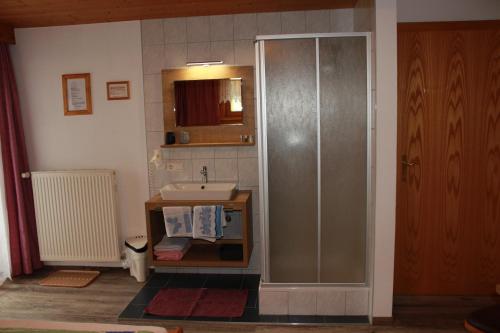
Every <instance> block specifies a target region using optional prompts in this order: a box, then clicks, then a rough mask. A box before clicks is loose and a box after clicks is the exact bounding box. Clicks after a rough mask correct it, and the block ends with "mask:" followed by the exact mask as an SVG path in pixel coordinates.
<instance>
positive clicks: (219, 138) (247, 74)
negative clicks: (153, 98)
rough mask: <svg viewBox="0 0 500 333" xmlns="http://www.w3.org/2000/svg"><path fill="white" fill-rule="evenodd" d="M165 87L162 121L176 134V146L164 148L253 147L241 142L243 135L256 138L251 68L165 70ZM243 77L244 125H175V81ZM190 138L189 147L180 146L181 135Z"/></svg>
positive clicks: (163, 82)
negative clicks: (182, 132)
mask: <svg viewBox="0 0 500 333" xmlns="http://www.w3.org/2000/svg"><path fill="white" fill-rule="evenodd" d="M161 75H162V84H163V89H162V91H163V121H164V129H165V133H166V132H174V133H175V136H176V144H174V145H163V146H162V147H172V148H174V147H179V146H181V147H186V146H193V147H194V146H198V147H199V146H240V145H242V146H243V145H253V144H254V142H255V140H253V142H251V143H250V142H241V140H240V136H241V135H252V136H254V137H255V105H254V96H255V95H254V70H253V67H252V66H208V67H203V66H196V67H188V68H176V69H165V70H162V72H161ZM231 77H241V79H242V88H241V91H242V102H243V125H231V124H226V125H225V124H221V125H217V126H189V127H182V126H176V124H175V112H174V102H175V92H174V81H182V80H207V79H226V78H231ZM181 131H186V132H189V135H190V143H189V144H178V142H179V137H180V132H181Z"/></svg>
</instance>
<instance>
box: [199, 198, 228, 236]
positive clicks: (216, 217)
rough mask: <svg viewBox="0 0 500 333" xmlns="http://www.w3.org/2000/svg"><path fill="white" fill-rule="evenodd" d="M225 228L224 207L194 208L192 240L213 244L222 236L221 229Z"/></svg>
mask: <svg viewBox="0 0 500 333" xmlns="http://www.w3.org/2000/svg"><path fill="white" fill-rule="evenodd" d="M225 226H226V217H225V214H224V207H223V206H221V205H217V206H195V207H194V208H193V238H199V239H204V240H207V241H209V242H215V240H216V239H217V238H221V237H222V236H224V232H223V229H222V228H223V227H225Z"/></svg>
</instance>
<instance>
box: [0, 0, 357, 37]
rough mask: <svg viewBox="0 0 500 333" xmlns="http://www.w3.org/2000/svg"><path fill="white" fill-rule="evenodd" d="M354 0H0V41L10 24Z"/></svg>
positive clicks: (348, 4) (9, 33)
mask: <svg viewBox="0 0 500 333" xmlns="http://www.w3.org/2000/svg"><path fill="white" fill-rule="evenodd" d="M356 1H357V0H0V42H7V43H14V28H27V27H47V26H56V25H71V24H85V23H99V22H114V21H130V20H142V19H152V18H163V17H183V16H204V15H221V14H237V13H255V12H275V11H291V10H313V9H328V8H330V9H334V8H352V7H354V6H355V4H356Z"/></svg>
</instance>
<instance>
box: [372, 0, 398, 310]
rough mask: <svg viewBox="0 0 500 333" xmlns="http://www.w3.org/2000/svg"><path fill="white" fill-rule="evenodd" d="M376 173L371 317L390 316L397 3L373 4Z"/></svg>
mask: <svg viewBox="0 0 500 333" xmlns="http://www.w3.org/2000/svg"><path fill="white" fill-rule="evenodd" d="M375 17H376V18H375V33H376V38H375V49H376V87H377V88H376V89H377V90H376V105H377V110H376V172H375V182H376V190H375V198H376V199H375V201H376V202H375V251H374V252H375V253H374V256H375V258H374V276H373V281H374V284H373V316H374V317H391V316H392V295H393V280H394V243H395V227H396V163H397V162H396V159H397V156H396V141H397V30H396V0H376V2H375Z"/></svg>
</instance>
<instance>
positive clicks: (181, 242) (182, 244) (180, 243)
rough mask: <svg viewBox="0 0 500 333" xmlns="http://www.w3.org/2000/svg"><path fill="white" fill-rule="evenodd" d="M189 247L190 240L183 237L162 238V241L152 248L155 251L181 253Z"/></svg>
mask: <svg viewBox="0 0 500 333" xmlns="http://www.w3.org/2000/svg"><path fill="white" fill-rule="evenodd" d="M190 245H191V239H190V238H185V237H175V238H170V237H168V236H167V235H165V236H163V238H162V240H161V241H160V242H159V243H158V244H156V245H155V246H154V250H155V251H162V250H165V251H169V250H170V251H182V250H183V249H185V248H187V247H189V246H190Z"/></svg>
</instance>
